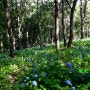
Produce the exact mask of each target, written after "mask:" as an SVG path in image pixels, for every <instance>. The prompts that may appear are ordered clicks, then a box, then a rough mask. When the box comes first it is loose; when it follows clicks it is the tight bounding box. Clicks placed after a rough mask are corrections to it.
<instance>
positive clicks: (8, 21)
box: [4, 0, 14, 58]
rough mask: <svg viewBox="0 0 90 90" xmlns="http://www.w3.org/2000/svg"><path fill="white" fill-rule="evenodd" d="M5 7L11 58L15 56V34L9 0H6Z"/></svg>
mask: <svg viewBox="0 0 90 90" xmlns="http://www.w3.org/2000/svg"><path fill="white" fill-rule="evenodd" d="M4 8H5V13H6V20H7V27H8V34H9V39H10V56H11V58H13V57H14V44H13V34H12V26H11V18H10V13H9V10H8V3H7V0H4Z"/></svg>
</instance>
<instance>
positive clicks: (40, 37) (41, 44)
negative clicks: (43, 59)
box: [37, 0, 43, 49]
mask: <svg viewBox="0 0 90 90" xmlns="http://www.w3.org/2000/svg"><path fill="white" fill-rule="evenodd" d="M38 5H39V1H38V0H37V17H38V23H37V24H38V31H39V39H40V49H42V47H43V42H42V35H41V27H40V16H41V11H40V15H39V10H38Z"/></svg>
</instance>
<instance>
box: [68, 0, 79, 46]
mask: <svg viewBox="0 0 90 90" xmlns="http://www.w3.org/2000/svg"><path fill="white" fill-rule="evenodd" d="M76 3H77V0H74V1H73V6H72V8H71V14H70V36H69V42H68V47H71V45H72V41H73V18H74V10H75V7H76Z"/></svg>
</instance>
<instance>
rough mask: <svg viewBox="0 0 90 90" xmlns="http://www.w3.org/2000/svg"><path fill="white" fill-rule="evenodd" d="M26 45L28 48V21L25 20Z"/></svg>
mask: <svg viewBox="0 0 90 90" xmlns="http://www.w3.org/2000/svg"><path fill="white" fill-rule="evenodd" d="M26 47H27V48H29V40H28V22H26Z"/></svg>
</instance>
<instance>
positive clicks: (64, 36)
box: [62, 0, 66, 48]
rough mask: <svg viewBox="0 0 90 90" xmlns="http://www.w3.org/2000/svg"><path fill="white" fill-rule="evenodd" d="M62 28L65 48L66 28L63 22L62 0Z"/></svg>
mask: <svg viewBox="0 0 90 90" xmlns="http://www.w3.org/2000/svg"><path fill="white" fill-rule="evenodd" d="M62 29H63V39H64V47H65V48H66V29H65V23H64V0H62Z"/></svg>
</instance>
